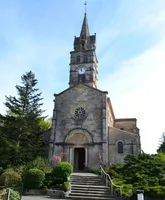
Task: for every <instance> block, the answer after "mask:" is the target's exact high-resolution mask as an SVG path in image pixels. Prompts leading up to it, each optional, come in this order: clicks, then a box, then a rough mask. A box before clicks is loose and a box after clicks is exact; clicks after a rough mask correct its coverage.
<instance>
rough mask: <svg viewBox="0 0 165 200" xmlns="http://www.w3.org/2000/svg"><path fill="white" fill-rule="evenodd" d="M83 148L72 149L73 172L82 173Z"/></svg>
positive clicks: (83, 166)
mask: <svg viewBox="0 0 165 200" xmlns="http://www.w3.org/2000/svg"><path fill="white" fill-rule="evenodd" d="M85 159H86V158H85V148H82V147H77V148H74V170H75V171H83V170H84V169H85Z"/></svg>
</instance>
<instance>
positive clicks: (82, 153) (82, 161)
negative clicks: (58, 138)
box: [65, 129, 93, 171]
mask: <svg viewBox="0 0 165 200" xmlns="http://www.w3.org/2000/svg"><path fill="white" fill-rule="evenodd" d="M65 142H66V143H67V144H68V145H69V144H70V145H71V147H69V149H68V151H69V157H70V158H69V161H70V163H71V164H72V165H73V168H74V170H75V171H82V170H84V169H85V167H87V165H88V152H87V151H88V147H87V146H88V144H91V143H92V142H93V140H92V137H91V135H90V134H89V133H88V132H87V131H86V130H83V129H74V130H72V131H70V132H69V133H68V135H67V137H66V138H65Z"/></svg>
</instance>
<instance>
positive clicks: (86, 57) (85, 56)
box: [84, 55, 88, 63]
mask: <svg viewBox="0 0 165 200" xmlns="http://www.w3.org/2000/svg"><path fill="white" fill-rule="evenodd" d="M87 62H88V56H87V55H84V63H87Z"/></svg>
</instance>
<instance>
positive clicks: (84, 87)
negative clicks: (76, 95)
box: [54, 83, 108, 97]
mask: <svg viewBox="0 0 165 200" xmlns="http://www.w3.org/2000/svg"><path fill="white" fill-rule="evenodd" d="M75 91H79V92H84V91H88V92H93V93H95V94H108V92H107V91H101V90H99V89H96V88H94V87H90V86H88V85H85V84H83V83H80V84H77V85H75V86H73V87H70V88H68V89H66V90H64V91H62V92H60V93H58V94H54V96H55V97H57V96H64V95H67V94H69V93H72V92H75Z"/></svg>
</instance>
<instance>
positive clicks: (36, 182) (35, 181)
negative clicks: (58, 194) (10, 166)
mask: <svg viewBox="0 0 165 200" xmlns="http://www.w3.org/2000/svg"><path fill="white" fill-rule="evenodd" d="M44 179H45V173H44V172H43V171H42V170H40V169H37V168H33V169H29V170H27V171H26V172H25V174H24V187H25V188H26V189H37V188H41V187H42V185H43V181H44Z"/></svg>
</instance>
